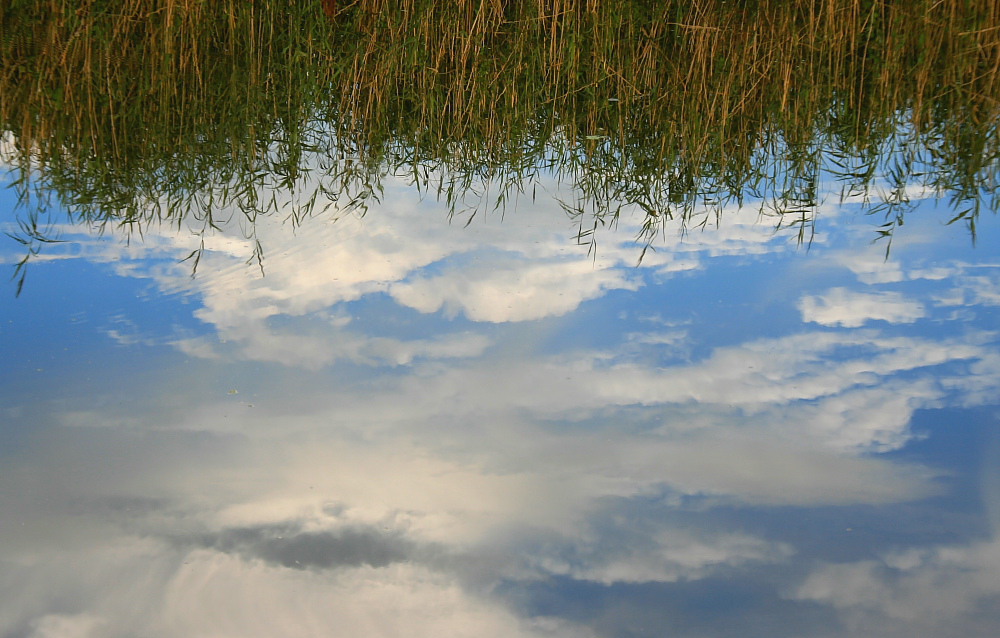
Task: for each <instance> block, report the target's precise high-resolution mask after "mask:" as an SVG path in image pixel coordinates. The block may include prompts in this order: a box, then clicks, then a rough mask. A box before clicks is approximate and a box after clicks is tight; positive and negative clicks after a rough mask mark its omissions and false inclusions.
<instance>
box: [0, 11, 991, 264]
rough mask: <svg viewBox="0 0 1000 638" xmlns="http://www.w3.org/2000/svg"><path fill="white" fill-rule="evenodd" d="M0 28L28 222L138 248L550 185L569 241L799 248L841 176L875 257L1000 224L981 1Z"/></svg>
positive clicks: (169, 17) (60, 21)
mask: <svg viewBox="0 0 1000 638" xmlns="http://www.w3.org/2000/svg"><path fill="white" fill-rule="evenodd" d="M0 34H2V36H0V56H2V58H0V73H2V75H0V130H2V131H5V132H6V135H7V137H6V139H7V142H8V144H7V145H8V146H9V149H8V153H9V154H10V155H12V160H13V163H14V164H15V166H16V167H17V170H16V171H15V179H14V185H15V187H16V188H17V190H18V194H19V195H20V196H21V198H22V201H24V202H27V203H29V205H28V206H27V207H26V208H25V211H28V212H27V213H26V214H27V215H28V217H29V218H30V219H29V220H28V221H27V222H25V223H26V224H27V227H31V228H38V227H39V226H40V225H41V222H39V220H38V218H39V216H41V215H43V214H44V211H45V210H46V207H47V206H49V205H52V204H58V206H59V207H60V208H61V209H65V210H67V211H69V213H70V216H71V218H72V219H73V220H74V221H77V222H81V223H86V224H91V225H96V226H98V227H100V228H103V227H105V226H106V225H108V224H112V225H115V226H125V227H127V228H132V229H135V230H139V231H141V229H142V227H143V226H145V225H147V224H151V223H168V224H177V225H181V224H184V225H189V226H194V227H195V228H196V229H198V230H200V231H205V230H208V229H209V228H211V227H213V226H214V225H216V223H217V222H218V215H220V211H222V210H232V209H236V210H239V211H241V213H242V215H244V216H245V217H246V220H247V221H248V222H249V223H248V224H246V225H245V228H246V231H247V233H248V235H250V236H251V238H252V234H253V221H254V220H255V219H256V216H257V215H260V214H272V213H276V212H278V213H282V214H285V215H288V216H290V217H291V219H292V220H293V221H296V222H298V221H301V220H302V219H303V218H304V217H307V216H309V215H311V214H314V213H315V212H316V211H317V210H319V209H321V208H322V207H323V206H326V205H329V204H330V203H335V204H336V206H337V207H338V208H339V209H341V210H345V209H346V210H352V209H360V210H361V211H363V210H364V209H365V206H366V204H367V203H368V202H371V201H373V200H376V199H377V198H378V196H379V193H380V190H381V184H382V182H383V180H384V179H385V178H386V176H387V175H403V176H408V177H409V178H410V179H411V180H412V182H413V183H415V184H416V185H417V186H419V187H420V188H421V189H422V190H424V191H425V192H427V193H430V194H433V195H435V196H437V197H439V198H441V199H442V200H444V201H446V202H447V203H448V205H449V206H450V207H451V209H452V210H453V211H457V210H459V209H461V208H463V207H465V206H469V205H470V201H472V202H475V203H474V204H471V205H472V206H476V205H481V206H484V207H486V208H492V207H502V206H504V205H505V204H506V203H507V198H509V197H511V196H512V195H514V194H516V193H518V192H522V193H526V192H528V191H529V190H530V189H532V188H533V187H534V186H535V185H537V184H538V183H539V181H540V179H541V178H542V176H543V175H545V174H547V173H548V172H554V173H556V174H557V175H558V177H559V178H560V179H561V180H564V181H566V182H570V183H572V184H574V185H575V187H576V189H575V192H576V193H577V195H576V197H575V199H573V200H572V201H566V202H564V206H565V208H566V209H567V211H568V212H569V213H570V214H571V215H573V216H574V218H575V219H577V220H578V222H579V234H578V236H579V238H580V240H581V241H592V240H593V237H594V233H595V231H596V230H597V229H599V228H600V227H601V226H602V225H609V224H614V223H615V222H616V221H617V220H618V218H619V216H620V215H621V214H622V211H623V210H625V209H631V208H636V209H639V210H640V211H642V213H643V215H644V222H643V224H642V231H641V236H640V239H641V240H643V241H645V242H647V244H648V242H651V241H652V240H653V239H654V238H655V237H656V235H657V234H658V233H659V232H661V231H662V230H663V228H664V223H665V221H667V220H672V219H679V220H681V221H682V222H684V221H693V220H697V223H709V221H710V220H716V221H717V220H718V216H719V215H721V212H722V210H723V209H724V207H725V206H727V205H731V204H734V203H735V204H742V202H743V200H744V198H752V199H753V200H754V201H763V202H765V204H764V205H762V213H764V214H768V215H773V216H774V219H775V224H776V225H777V226H778V227H789V226H791V227H798V230H799V233H800V235H799V236H800V239H802V240H803V241H806V240H807V239H808V236H809V233H810V232H811V228H812V223H813V221H814V217H815V214H814V211H815V207H816V205H817V198H818V197H819V194H820V191H821V185H822V182H824V181H825V180H832V179H835V180H839V181H840V182H841V183H842V188H843V193H844V194H846V195H860V196H862V197H864V198H865V199H866V201H868V205H869V211H870V212H871V213H872V214H876V215H880V216H882V217H883V218H884V224H883V225H882V227H881V229H880V231H879V232H880V233H881V234H882V235H883V236H884V237H885V238H887V239H891V236H892V233H893V232H894V231H895V229H896V227H897V226H899V225H901V224H902V223H903V221H904V219H905V215H906V213H907V211H908V210H909V197H910V196H911V194H912V193H913V191H914V189H915V188H921V189H930V190H932V191H934V192H935V193H936V194H938V195H940V196H944V197H947V198H949V200H950V203H951V206H952V207H953V209H954V213H953V215H952V217H953V219H952V220H951V221H952V223H962V224H965V225H966V226H967V227H968V229H969V230H970V231H971V232H972V234H973V237H974V236H975V230H976V224H977V222H978V220H979V217H980V213H981V211H982V210H983V208H986V209H988V210H993V211H995V210H996V208H997V200H996V197H997V166H998V141H997V122H998V121H1000V5H998V4H997V3H996V2H995V1H994V0H934V1H932V0H914V1H911V2H890V1H888V0H831V1H829V2H815V1H813V0H808V1H807V0H780V1H779V0H756V1H754V0H745V1H742V2H726V1H724V0H700V1H699V2H689V1H686V0H685V1H681V0H676V1H674V0H669V1H664V2H651V1H648V0H618V1H614V2H594V1H591V0H475V1H472V0H456V1H453V2H433V1H431V0H392V1H391V2H390V1H388V0H356V1H354V2H350V1H348V0H339V1H335V0H312V1H309V0H298V1H296V2H287V3H284V2H283V3H277V2H253V3H246V2H237V1H236V0H228V1H221V2H220V1H216V0H157V1H155V2H147V1H139V0H88V1H84V2H75V1H74V2H69V1H68V0H9V1H8V2H5V3H3V4H2V5H0ZM487 186H489V187H488V188H487ZM275 189H277V190H278V191H284V192H286V193H290V194H291V195H290V197H291V200H292V202H293V203H292V204H288V203H287V200H288V198H289V196H283V197H277V196H274V195H273V193H275ZM487 193H492V195H491V196H488V195H487ZM481 197H485V198H487V199H485V200H481V199H480V198H481ZM705 209H708V210H709V211H712V212H714V213H715V214H714V215H713V214H709V215H697V216H695V213H696V212H703V211H704V210H705ZM39 237H42V235H39ZM20 238H21V239H25V240H27V241H28V245H29V246H31V247H32V250H34V249H35V248H37V245H38V244H37V242H36V239H35V238H33V237H31V236H23V235H22V236H20ZM33 242H35V243H33ZM887 246H888V242H887ZM258 251H260V246H259V244H258ZM193 257H194V258H195V260H196V259H197V255H193ZM260 257H261V255H260V254H259V253H258V254H256V255H255V258H257V259H258V260H259V259H260Z"/></svg>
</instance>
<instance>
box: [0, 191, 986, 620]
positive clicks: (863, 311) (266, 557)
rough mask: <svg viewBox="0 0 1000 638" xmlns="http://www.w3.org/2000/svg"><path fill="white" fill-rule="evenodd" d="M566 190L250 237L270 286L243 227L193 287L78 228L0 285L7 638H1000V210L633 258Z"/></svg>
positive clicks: (624, 228) (624, 239) (149, 258)
mask: <svg viewBox="0 0 1000 638" xmlns="http://www.w3.org/2000/svg"><path fill="white" fill-rule="evenodd" d="M827 186H829V188H830V191H831V192H832V191H833V190H835V188H834V187H833V185H827ZM555 191H556V186H555V184H551V183H550V184H548V189H547V190H544V192H543V191H540V192H539V195H538V197H537V198H536V200H535V201H534V202H533V203H532V201H531V199H530V197H529V198H526V199H523V200H522V201H520V202H519V203H518V204H517V205H516V207H509V208H508V210H507V211H506V214H505V216H504V219H502V220H501V218H500V215H499V214H496V215H479V216H477V217H476V218H475V219H474V220H472V223H471V224H469V225H468V227H463V224H464V221H465V220H464V219H462V218H461V217H460V218H458V219H455V220H453V221H452V222H451V223H449V221H448V219H447V210H446V208H445V207H444V206H443V205H441V204H439V203H437V202H435V201H433V200H426V199H424V200H422V199H421V198H419V197H418V195H417V194H416V193H415V192H414V191H413V190H412V189H411V188H409V187H408V186H407V185H406V184H405V183H403V182H398V183H397V182H392V181H389V182H387V183H386V192H385V196H384V198H383V200H382V202H381V203H380V204H374V205H372V207H371V209H370V211H369V212H368V214H367V216H365V217H359V216H357V215H347V216H342V217H341V218H339V219H337V213H336V211H335V210H331V211H329V212H328V213H327V214H326V215H320V216H317V217H315V218H313V219H310V220H307V221H306V222H304V223H303V224H301V225H299V226H293V225H292V224H290V223H289V222H288V221H287V220H284V219H282V218H281V217H280V216H271V217H267V218H261V219H259V220H258V223H257V227H256V236H257V238H259V239H260V241H261V245H262V246H263V248H264V251H265V257H264V261H263V268H264V276H262V274H261V270H260V268H259V267H258V264H257V263H256V261H254V262H253V263H250V264H248V263H247V258H248V257H250V256H251V255H252V253H253V249H254V244H253V242H252V241H249V240H247V239H245V236H246V234H245V231H246V229H245V228H243V227H241V225H240V223H238V220H239V219H240V218H239V215H235V216H233V217H232V218H231V221H230V222H229V223H228V224H226V223H222V224H220V230H219V231H215V232H212V233H210V234H209V235H208V236H206V237H205V250H204V253H203V255H202V257H201V259H200V262H199V264H198V270H197V274H196V276H194V277H192V263H191V261H187V262H182V261H181V260H182V259H184V257H186V256H187V255H189V254H190V253H191V251H192V250H194V249H196V248H198V247H199V245H200V242H201V238H200V237H198V236H196V235H195V234H194V233H192V232H190V231H189V230H187V229H186V228H183V227H182V228H181V229H180V230H178V229H177V228H176V226H174V227H167V226H165V227H162V228H157V227H155V226H151V227H149V228H145V229H144V236H143V237H142V238H141V239H140V238H138V237H132V238H131V241H126V238H125V237H124V236H122V235H121V234H115V233H105V234H104V235H103V236H100V235H97V234H92V233H88V232H86V230H85V229H83V228H80V227H71V226H67V227H63V228H57V229H56V231H57V232H58V234H59V236H60V237H61V238H62V239H63V240H65V242H64V243H60V244H52V245H50V246H46V247H45V249H44V250H43V251H42V253H41V254H40V255H39V256H38V257H37V258H36V259H34V260H33V261H32V263H31V264H30V267H29V270H28V274H27V279H26V281H25V286H24V289H23V292H22V294H21V295H20V297H17V298H15V295H14V293H15V283H9V284H6V285H5V286H4V287H3V288H2V289H0V295H2V298H3V299H4V300H3V301H2V303H0V313H2V315H0V340H2V348H3V353H4V356H3V361H4V363H3V365H2V366H0V374H2V384H0V393H2V394H0V415H2V416H0V418H2V426H0V636H4V637H15V636H31V637H38V638H41V637H46V638H50V637H53V638H54V637H65V638H71V637H83V636H94V637H96V636H150V637H161V636H162V637H167V636H171V637H172V636H177V637H190V636H234V637H235V636H240V637H250V636H358V637H368V636H441V637H451V636H470V637H473V636H474V637H476V638H480V637H483V636H496V637H504V638H507V637H511V636H571V637H574V638H577V637H584V636H623V637H624V636H744V637H750V636H760V637H774V636H797V637H801V636H908V637H909V636H963V637H968V636H982V637H986V636H994V635H996V634H997V633H998V632H1000V604H998V603H1000V538H998V536H997V533H998V528H997V525H998V523H1000V475H998V471H1000V439H998V423H1000V400H998V397H1000V392H998V390H1000V335H998V332H997V329H998V326H1000V322H998V317H1000V251H998V248H1000V232H998V229H997V227H996V224H993V223H991V222H992V221H993V220H992V219H986V220H984V222H985V223H984V224H982V225H981V227H980V229H979V237H978V241H977V245H976V247H975V248H973V247H972V246H971V245H970V238H969V236H968V235H967V234H966V233H964V232H963V231H962V230H961V229H959V228H952V227H949V228H946V227H945V226H944V222H945V221H947V219H949V218H950V217H951V215H950V214H949V212H950V211H949V210H948V207H947V205H946V204H945V203H944V202H936V201H935V200H934V199H933V197H932V196H931V195H929V194H923V193H920V192H914V193H912V197H913V199H914V200H915V201H917V202H918V203H917V206H916V209H915V210H914V212H913V213H911V214H909V215H908V217H907V223H906V226H905V227H903V228H901V229H898V230H897V233H896V235H895V237H894V238H893V244H892V250H891V252H890V254H889V257H888V258H886V255H885V244H884V243H873V242H872V240H873V238H874V236H875V232H874V228H875V226H877V225H878V223H879V222H880V221H881V220H879V219H873V218H870V217H866V216H864V215H863V214H860V213H859V208H860V207H859V205H858V204H857V203H856V202H850V201H848V202H845V203H839V202H838V199H837V198H836V197H834V196H830V197H827V198H826V199H825V203H824V204H823V205H822V206H821V207H820V209H819V211H818V216H817V223H816V235H815V238H814V239H813V241H812V244H811V246H809V247H808V249H807V247H806V246H803V245H799V244H798V242H797V239H796V234H795V232H794V230H792V231H775V229H774V225H773V223H772V222H769V221H767V220H763V221H762V220H759V219H758V216H757V213H756V211H755V209H754V208H753V207H752V206H748V207H747V208H745V209H743V210H736V209H732V210H729V211H727V214H726V215H725V216H724V218H723V220H722V222H721V224H719V225H718V226H717V227H716V226H715V225H714V223H713V224H709V225H708V226H707V227H706V228H705V229H704V230H695V231H691V232H688V233H681V232H680V229H679V227H677V226H670V227H668V228H667V230H666V232H665V234H664V236H663V237H662V238H660V239H659V240H657V242H656V243H655V248H656V250H655V251H653V252H648V253H647V254H646V255H645V258H644V259H643V260H642V262H641V265H638V266H637V265H636V264H637V260H638V256H639V253H640V252H641V245H637V244H635V243H634V242H633V241H632V240H633V238H634V237H635V235H636V232H637V228H633V227H632V226H630V224H632V223H638V221H639V220H632V221H630V220H627V219H626V220H623V221H622V223H621V225H620V227H619V228H618V229H617V230H616V231H611V230H606V231H603V232H600V233H599V234H598V241H597V250H596V253H594V252H590V253H589V254H588V246H580V245H578V244H577V242H576V241H575V239H574V235H575V233H576V232H577V228H576V226H574V223H573V221H572V220H570V219H568V218H567V216H566V214H565V213H564V212H563V210H562V209H561V208H560V207H559V205H558V204H557V203H556V202H555V201H554V200H553V199H552V198H551V197H550V196H549V195H550V194H551V193H554V192H555ZM564 195H565V193H564ZM2 198H3V199H0V211H2V218H0V220H2V223H4V224H6V226H5V227H4V229H5V230H10V231H12V230H13V227H12V224H13V222H12V221H11V220H12V219H13V214H12V213H11V212H10V211H11V210H12V209H13V205H14V199H13V194H12V192H11V191H9V190H8V191H5V192H4V194H3V195H2ZM224 217H225V216H223V218H224ZM182 226H183V225H182ZM22 256H23V252H22V247H21V246H20V245H19V244H17V243H16V242H14V241H13V240H7V239H6V238H4V242H2V243H0V261H2V262H3V268H4V269H5V270H7V271H8V272H13V265H14V264H15V263H16V262H17V261H18V260H19V259H20V258H21V257H22Z"/></svg>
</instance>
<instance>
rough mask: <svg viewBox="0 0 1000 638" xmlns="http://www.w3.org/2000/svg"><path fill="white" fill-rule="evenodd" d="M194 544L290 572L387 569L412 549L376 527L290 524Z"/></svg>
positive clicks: (200, 538)
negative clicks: (320, 528)
mask: <svg viewBox="0 0 1000 638" xmlns="http://www.w3.org/2000/svg"><path fill="white" fill-rule="evenodd" d="M194 543H195V544H196V545H200V546H203V547H206V548H209V549H215V550H217V551H220V552H225V553H227V554H238V555H240V556H243V557H244V558H256V559H259V560H262V561H264V562H267V563H271V564H275V565H281V566H283V567H289V568H292V569H317V570H322V569H336V568H339V567H360V566H363V565H367V566H370V567H385V566H387V565H390V564H392V563H398V562H403V561H406V560H407V558H408V557H409V556H410V555H411V554H412V553H413V552H414V550H415V546H414V544H413V543H412V542H410V541H408V540H406V539H405V538H403V537H402V535H400V534H398V533H389V532H383V531H381V530H378V529H375V528H370V527H349V528H345V529H339V530H331V531H303V530H302V529H301V528H300V527H298V526H297V525H292V524H289V525H262V526H257V527H239V528H230V529H226V530H223V531H221V532H217V533H214V534H203V535H200V536H198V537H197V538H196V539H195V540H194Z"/></svg>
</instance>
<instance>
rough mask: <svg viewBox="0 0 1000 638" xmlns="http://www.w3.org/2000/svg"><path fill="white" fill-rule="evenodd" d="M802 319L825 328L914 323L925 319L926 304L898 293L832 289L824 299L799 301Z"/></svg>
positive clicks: (816, 297) (811, 298)
mask: <svg viewBox="0 0 1000 638" xmlns="http://www.w3.org/2000/svg"><path fill="white" fill-rule="evenodd" d="M799 310H801V311H802V319H803V320H804V321H811V322H814V323H819V324H822V325H824V326H843V327H845V328H857V327H859V326H862V325H864V324H865V323H867V322H868V321H873V320H880V321H888V322H890V323H913V322H914V321H916V320H917V319H920V318H921V317H923V316H924V314H925V311H924V307H923V305H922V304H920V303H919V302H916V301H911V300H908V299H906V298H905V297H903V295H902V294H901V293H898V292H877V293H866V292H855V291H851V290H847V289H846V288H832V289H830V290H828V291H827V292H826V294H823V295H815V296H813V295H809V296H806V297H803V298H802V299H801V300H800V301H799Z"/></svg>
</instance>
